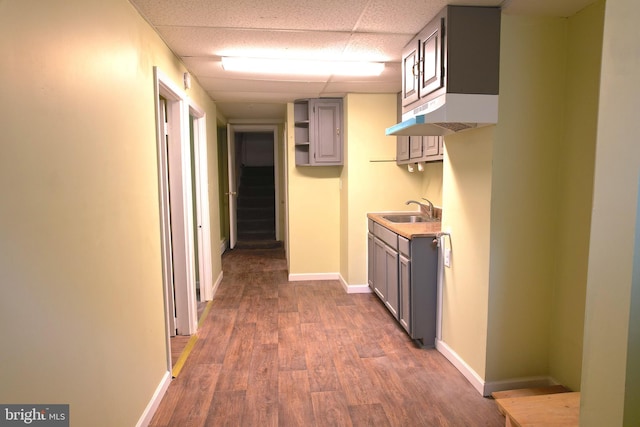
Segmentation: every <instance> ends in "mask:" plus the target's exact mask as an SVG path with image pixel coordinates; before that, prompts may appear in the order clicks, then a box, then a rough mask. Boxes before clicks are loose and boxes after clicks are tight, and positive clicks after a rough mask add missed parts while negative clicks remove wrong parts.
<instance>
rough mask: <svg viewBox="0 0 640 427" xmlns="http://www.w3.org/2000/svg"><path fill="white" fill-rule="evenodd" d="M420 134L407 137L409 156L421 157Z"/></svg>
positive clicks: (413, 157) (411, 157) (412, 157)
mask: <svg viewBox="0 0 640 427" xmlns="http://www.w3.org/2000/svg"><path fill="white" fill-rule="evenodd" d="M423 138H424V137H422V136H410V137H409V158H410V159H419V158H421V157H422V139H423Z"/></svg>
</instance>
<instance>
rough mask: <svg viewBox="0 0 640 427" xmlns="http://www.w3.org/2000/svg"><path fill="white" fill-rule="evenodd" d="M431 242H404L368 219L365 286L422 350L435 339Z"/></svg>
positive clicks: (427, 239) (435, 255)
mask: <svg viewBox="0 0 640 427" xmlns="http://www.w3.org/2000/svg"><path fill="white" fill-rule="evenodd" d="M433 240H434V239H433V237H414V238H412V239H407V238H405V237H403V236H400V235H398V234H396V233H394V232H393V231H391V230H389V229H387V228H386V227H384V226H382V225H380V224H378V223H376V222H374V221H372V220H369V234H368V246H367V247H368V251H369V253H368V260H369V261H368V262H369V265H368V269H367V271H368V272H369V277H368V283H369V286H370V287H371V290H372V291H373V292H374V293H375V294H376V295H377V296H378V298H380V300H381V301H382V302H383V303H384V304H385V306H386V307H387V309H388V310H389V312H390V313H391V315H392V316H393V317H394V318H395V319H396V320H397V321H398V322H399V323H400V324H401V325H402V327H403V328H404V329H405V330H406V331H407V333H408V334H409V336H411V338H413V339H414V340H416V341H417V342H419V343H420V345H421V346H423V347H434V346H435V338H436V309H437V308H436V307H437V273H438V248H437V245H436V244H435V243H434V241H433Z"/></svg>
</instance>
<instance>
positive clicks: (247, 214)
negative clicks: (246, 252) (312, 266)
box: [227, 125, 282, 249]
mask: <svg viewBox="0 0 640 427" xmlns="http://www.w3.org/2000/svg"><path fill="white" fill-rule="evenodd" d="M227 130H228V135H227V137H228V146H227V155H228V182H229V188H228V192H227V195H228V197H229V202H228V204H229V228H230V230H229V247H230V248H231V249H233V248H236V247H238V248H270V247H277V246H279V245H281V244H282V243H281V239H280V216H281V213H280V203H279V202H278V200H279V198H280V188H279V182H280V180H279V170H278V166H279V163H280V162H279V161H278V143H277V141H278V133H277V126H273V125H270V126H263V125H229V126H228V127H227Z"/></svg>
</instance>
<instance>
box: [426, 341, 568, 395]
mask: <svg viewBox="0 0 640 427" xmlns="http://www.w3.org/2000/svg"><path fill="white" fill-rule="evenodd" d="M436 350H438V351H439V352H440V353H441V354H442V355H443V356H444V357H445V358H446V359H447V360H448V361H449V362H451V364H452V365H453V366H454V367H455V368H456V369H457V370H458V371H460V373H461V374H462V375H464V377H465V378H466V379H467V381H469V382H470V383H471V385H472V386H473V388H475V389H476V390H477V391H478V393H480V394H481V395H482V396H485V397H487V396H491V393H493V392H494V391H502V390H514V389H518V388H535V387H547V386H550V385H557V384H559V383H558V382H557V381H556V380H554V379H553V378H551V377H524V378H511V379H508V380H501V381H490V382H485V381H484V380H483V379H482V378H480V375H478V374H477V373H476V371H474V370H473V369H472V368H471V367H470V366H469V365H468V364H467V363H466V362H465V361H464V360H462V358H461V357H460V356H459V355H458V354H457V353H456V352H455V351H453V349H451V347H449V346H448V345H447V344H446V343H445V342H444V341H442V340H436Z"/></svg>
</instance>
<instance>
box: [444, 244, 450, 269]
mask: <svg viewBox="0 0 640 427" xmlns="http://www.w3.org/2000/svg"><path fill="white" fill-rule="evenodd" d="M444 266H445V267H451V248H444Z"/></svg>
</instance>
